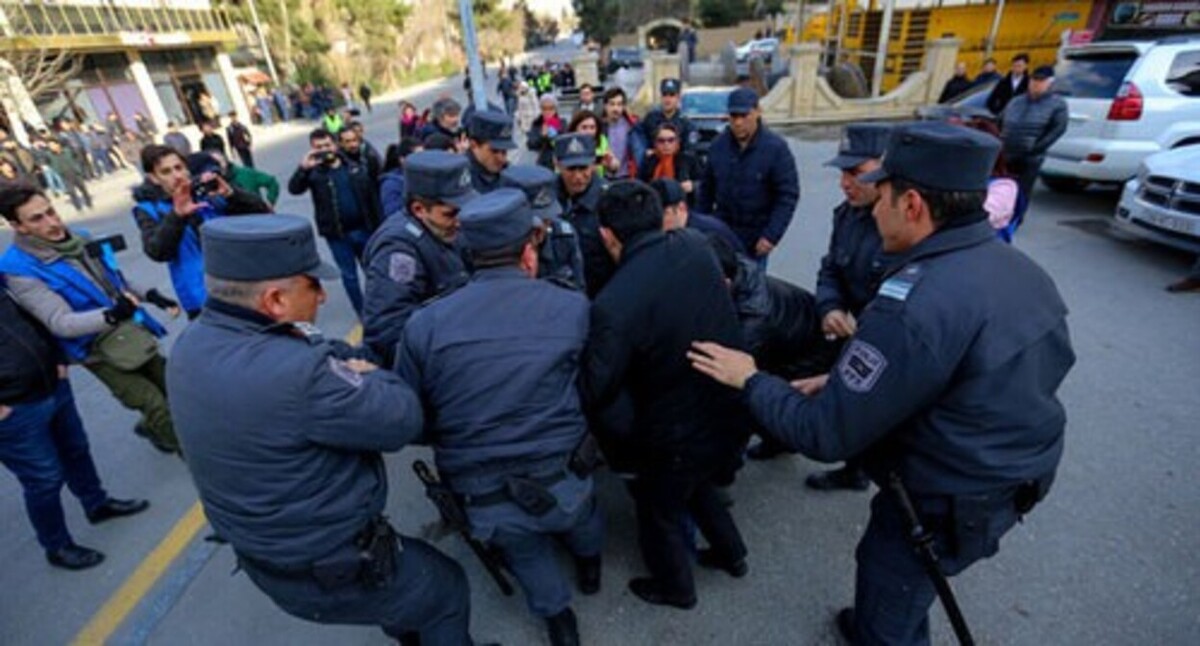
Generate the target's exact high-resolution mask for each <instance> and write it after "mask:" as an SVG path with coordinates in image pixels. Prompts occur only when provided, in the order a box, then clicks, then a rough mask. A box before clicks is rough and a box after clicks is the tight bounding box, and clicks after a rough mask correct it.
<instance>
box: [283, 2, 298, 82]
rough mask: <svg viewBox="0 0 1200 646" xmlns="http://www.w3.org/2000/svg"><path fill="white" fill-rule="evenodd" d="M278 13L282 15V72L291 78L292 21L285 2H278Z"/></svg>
mask: <svg viewBox="0 0 1200 646" xmlns="http://www.w3.org/2000/svg"><path fill="white" fill-rule="evenodd" d="M279 12H280V13H281V14H283V71H284V72H285V73H286V74H287V75H288V78H291V76H292V72H293V71H295V68H294V67H293V66H292V21H291V18H290V17H289V16H288V6H287V0H279Z"/></svg>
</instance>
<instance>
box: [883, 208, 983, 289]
mask: <svg viewBox="0 0 1200 646" xmlns="http://www.w3.org/2000/svg"><path fill="white" fill-rule="evenodd" d="M995 240H996V231H995V229H993V228H992V225H991V224H989V223H988V221H987V218H986V216H985V217H983V219H981V220H978V221H973V222H971V223H970V224H965V225H959V226H950V227H945V226H943V227H942V228H940V229H938V230H937V231H935V232H934V233H933V235H931V236H929V237H928V238H925V239H924V240H922V241H921V242H919V243H917V245H916V246H915V247H913V248H912V249H909V250H908V251H905V252H903V253H898V254H883V257H882V261H883V263H884V266H886V267H888V275H889V276H890V275H891V274H893V273H895V272H896V271H899V270H900V269H903V268H904V267H906V266H908V265H910V264H912V263H914V262H916V261H918V260H922V259H925V258H932V257H933V256H940V255H942V254H944V253H950V252H952V251H958V250H959V249H966V248H967V247H974V246H977V245H981V244H983V243H985V242H988V241H995Z"/></svg>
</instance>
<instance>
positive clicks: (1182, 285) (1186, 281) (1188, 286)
mask: <svg viewBox="0 0 1200 646" xmlns="http://www.w3.org/2000/svg"><path fill="white" fill-rule="evenodd" d="M1167 291H1168V292H1171V293H1172V294H1182V293H1184V292H1195V291H1200V278H1193V277H1191V276H1188V277H1187V278H1183V279H1181V280H1177V281H1175V282H1173V283H1171V284H1170V285H1167Z"/></svg>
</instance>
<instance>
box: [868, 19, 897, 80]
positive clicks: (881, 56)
mask: <svg viewBox="0 0 1200 646" xmlns="http://www.w3.org/2000/svg"><path fill="white" fill-rule="evenodd" d="M895 10H896V0H885V2H884V5H883V22H882V23H880V25H879V47H877V48H876V49H875V73H874V74H872V75H871V96H873V97H877V96H879V95H880V94H882V89H883V70H884V65H885V64H886V63H887V53H888V41H889V40H890V39H891V37H892V13H893V12H894V11H895Z"/></svg>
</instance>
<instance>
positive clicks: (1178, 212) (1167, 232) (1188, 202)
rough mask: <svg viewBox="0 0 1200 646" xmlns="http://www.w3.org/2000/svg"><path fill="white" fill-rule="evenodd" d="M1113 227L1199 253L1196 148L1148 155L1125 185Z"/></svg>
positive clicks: (1198, 160)
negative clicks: (1115, 223)
mask: <svg viewBox="0 0 1200 646" xmlns="http://www.w3.org/2000/svg"><path fill="white" fill-rule="evenodd" d="M1117 225H1118V226H1120V227H1121V228H1122V229H1124V230H1126V231H1130V232H1132V233H1134V234H1136V235H1139V236H1141V237H1143V238H1147V239H1149V240H1153V241H1155V242H1158V243H1161V244H1165V245H1170V246H1172V247H1176V248H1178V249H1184V250H1187V251H1191V252H1193V253H1197V254H1200V145H1197V146H1185V147H1183V148H1176V149H1174V150H1168V151H1165V152H1161V153H1157V154H1154V155H1150V156H1149V157H1147V158H1146V159H1145V160H1144V161H1142V164H1141V167H1140V169H1139V171H1138V174H1137V176H1136V177H1134V178H1133V179H1131V180H1129V181H1128V182H1126V183H1125V190H1124V192H1122V193H1121V201H1120V203H1119V204H1118V205H1117Z"/></svg>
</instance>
